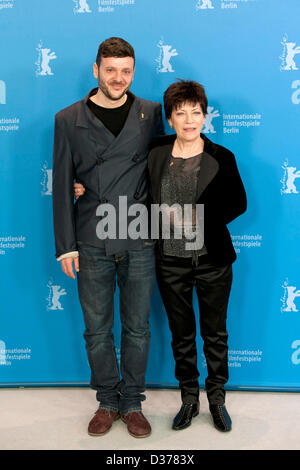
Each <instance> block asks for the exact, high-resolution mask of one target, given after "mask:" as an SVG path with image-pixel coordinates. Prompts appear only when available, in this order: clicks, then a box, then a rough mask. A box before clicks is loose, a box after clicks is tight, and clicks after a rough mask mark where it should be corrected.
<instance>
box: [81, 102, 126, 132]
mask: <svg viewBox="0 0 300 470" xmlns="http://www.w3.org/2000/svg"><path fill="white" fill-rule="evenodd" d="M133 100H134V97H133V96H132V95H130V94H129V93H128V94H127V100H126V101H125V103H124V104H123V105H122V106H119V107H118V108H103V107H102V106H98V105H97V104H95V103H93V101H91V100H90V99H89V100H88V101H87V105H88V107H89V108H90V110H91V111H92V113H94V115H95V116H96V117H97V118H98V119H100V121H102V123H103V124H104V126H105V127H106V128H107V129H108V130H109V131H110V132H111V133H112V134H113V135H114V136H115V137H117V135H118V134H119V133H120V132H121V130H122V129H123V126H124V124H125V122H126V119H127V116H128V113H129V111H130V108H131V105H132V103H133Z"/></svg>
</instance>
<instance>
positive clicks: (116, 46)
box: [96, 37, 135, 67]
mask: <svg viewBox="0 0 300 470" xmlns="http://www.w3.org/2000/svg"><path fill="white" fill-rule="evenodd" d="M102 57H132V58H133V60H134V62H135V55H134V49H133V47H132V46H131V45H130V44H129V42H127V41H125V39H122V38H115V37H113V38H109V39H106V40H105V41H103V42H102V43H101V44H100V46H99V48H98V54H97V57H96V64H97V65H98V67H100V63H101V59H102Z"/></svg>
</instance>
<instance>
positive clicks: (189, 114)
mask: <svg viewBox="0 0 300 470" xmlns="http://www.w3.org/2000/svg"><path fill="white" fill-rule="evenodd" d="M204 121H205V116H204V114H203V112H202V109H201V106H200V104H196V105H193V104H190V103H183V104H182V105H180V106H179V108H177V109H173V111H172V114H171V117H170V119H168V122H169V124H170V126H171V127H173V129H174V131H175V132H176V134H177V138H179V139H181V140H184V141H186V142H190V141H193V140H195V139H198V138H199V136H200V132H201V130H202V128H203V125H204Z"/></svg>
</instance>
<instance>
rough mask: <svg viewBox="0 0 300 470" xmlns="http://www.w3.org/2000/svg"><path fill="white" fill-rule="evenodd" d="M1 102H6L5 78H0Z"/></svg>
mask: <svg viewBox="0 0 300 470" xmlns="http://www.w3.org/2000/svg"><path fill="white" fill-rule="evenodd" d="M0 104H6V85H5V82H4V81H3V80H0Z"/></svg>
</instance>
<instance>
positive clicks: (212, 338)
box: [148, 80, 246, 431]
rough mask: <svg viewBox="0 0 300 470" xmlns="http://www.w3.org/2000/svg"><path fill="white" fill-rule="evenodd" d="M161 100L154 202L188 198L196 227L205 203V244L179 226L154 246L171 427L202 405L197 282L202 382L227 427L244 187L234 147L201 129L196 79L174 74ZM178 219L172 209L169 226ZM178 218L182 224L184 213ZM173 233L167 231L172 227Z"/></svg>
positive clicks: (152, 166)
mask: <svg viewBox="0 0 300 470" xmlns="http://www.w3.org/2000/svg"><path fill="white" fill-rule="evenodd" d="M164 107H165V115H166V119H167V120H168V122H169V124H170V126H171V127H172V128H173V129H174V131H175V134H174V135H170V136H164V137H162V138H160V139H159V140H158V141H157V142H156V143H155V144H154V147H153V148H152V150H151V151H150V154H149V157H148V167H149V175H150V181H151V188H152V199H153V203H154V204H163V203H166V204H167V206H168V207H170V206H172V204H174V203H177V204H178V203H180V205H181V207H183V206H184V204H189V205H192V207H193V211H190V213H191V214H192V217H191V216H189V220H188V221H187V223H188V224H189V225H190V224H192V226H193V227H194V229H195V230H194V232H195V233H196V234H197V218H196V217H195V215H196V214H197V212H196V204H197V205H203V206H204V244H203V246H202V247H201V244H199V243H198V245H197V243H195V244H194V247H193V249H192V250H190V249H186V247H187V246H188V242H190V239H189V238H190V237H186V239H185V237H184V233H186V231H184V230H182V234H183V236H182V237H181V239H177V238H175V237H173V238H171V239H170V238H169V239H163V237H162V236H161V238H160V240H159V241H158V247H157V248H158V249H157V268H156V269H157V282H158V287H159V290H160V293H161V297H162V299H163V302H164V306H165V309H166V312H167V315H168V319H169V326H170V329H171V332H172V349H173V354H174V359H175V364H176V366H175V376H176V378H177V379H178V381H179V385H180V389H181V398H182V406H181V408H180V411H179V413H178V414H177V415H176V417H175V419H174V422H173V429H175V430H179V429H184V428H186V427H187V426H189V425H190V424H191V420H192V417H193V416H196V415H197V414H198V413H199V385H198V376H199V372H198V369H197V349H196V342H195V337H196V325H195V316H194V310H193V288H194V286H195V288H196V292H197V297H198V303H199V311H200V332H201V336H202V338H203V342H204V354H205V357H206V362H207V369H208V377H207V379H206V381H205V384H206V391H207V397H208V401H209V408H210V412H211V414H212V418H213V421H214V424H215V426H216V428H217V429H219V430H220V431H229V430H230V429H231V420H230V417H229V414H228V412H227V410H226V408H225V391H224V385H225V383H226V382H227V380H228V358H227V351H228V346H227V338H228V334H227V331H226V313H227V304H228V298H229V294H230V289H231V282H232V268H231V265H232V263H233V262H234V261H235V259H236V254H235V251H234V248H233V246H232V242H231V237H230V235H229V232H228V230H227V227H226V224H228V223H229V222H231V221H232V220H233V219H235V218H236V217H238V216H239V215H241V214H242V213H243V212H244V211H245V210H246V195H245V190H244V186H243V183H242V181H241V178H240V175H239V172H238V169H237V166H236V162H235V158H234V155H233V154H232V153H231V152H230V151H229V150H227V149H225V148H224V147H221V146H220V145H217V144H214V143H213V142H211V141H210V140H209V139H208V138H207V137H206V136H205V135H203V134H200V133H201V130H202V127H203V125H204V121H205V116H206V113H207V98H206V95H205V91H204V88H203V87H202V86H201V85H200V84H198V83H196V82H193V81H183V80H180V81H177V82H176V83H173V84H172V85H170V86H169V87H168V89H167V90H166V92H165V94H164ZM169 212H170V211H169ZM162 218H163V217H162ZM175 219H176V218H175V214H174V212H173V217H172V211H171V220H170V223H171V227H172V223H173V222H174V221H175ZM177 219H178V218H177ZM179 223H180V217H179ZM175 224H176V222H174V224H173V228H174V230H173V233H174V234H175V228H176V230H177V232H178V227H176V226H175ZM181 224H182V229H184V225H185V224H186V216H185V213H184V214H183V217H182V218H181ZM162 225H163V223H162ZM161 228H162V231H161V233H162V235H163V232H164V230H163V226H162V227H161ZM165 232H168V231H165ZM198 232H199V233H200V232H201V227H199V220H198ZM170 233H171V236H172V230H171V232H170ZM198 238H199V237H198Z"/></svg>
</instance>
